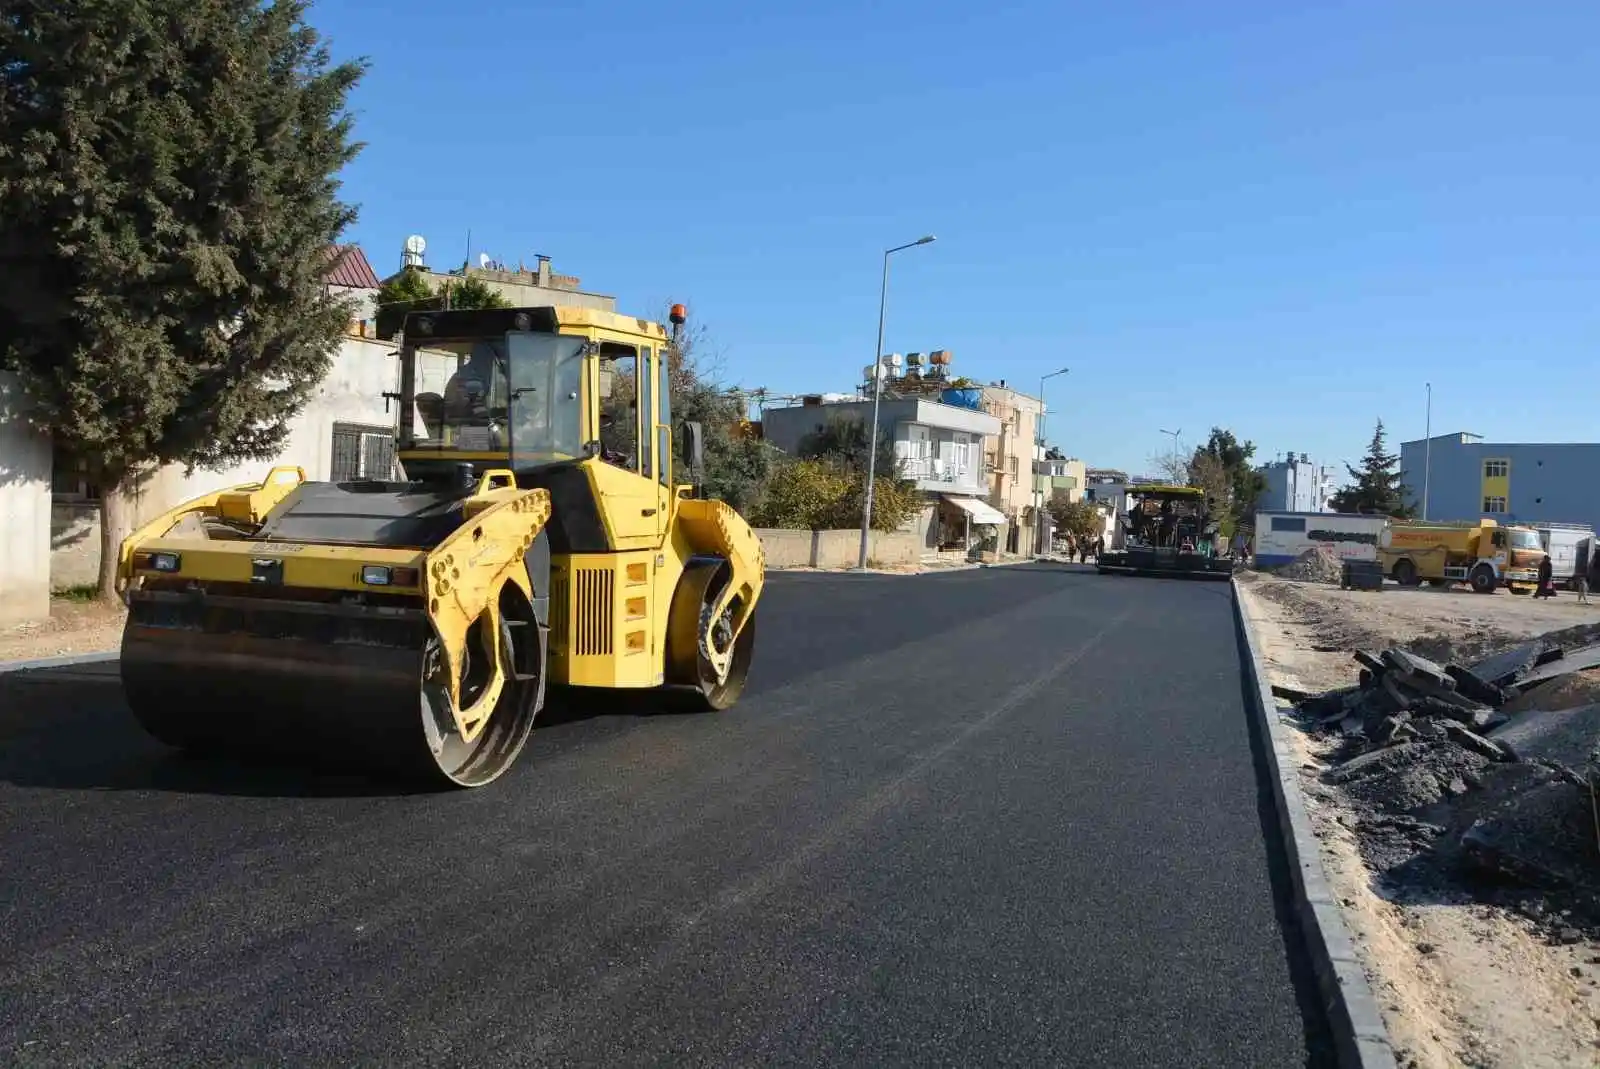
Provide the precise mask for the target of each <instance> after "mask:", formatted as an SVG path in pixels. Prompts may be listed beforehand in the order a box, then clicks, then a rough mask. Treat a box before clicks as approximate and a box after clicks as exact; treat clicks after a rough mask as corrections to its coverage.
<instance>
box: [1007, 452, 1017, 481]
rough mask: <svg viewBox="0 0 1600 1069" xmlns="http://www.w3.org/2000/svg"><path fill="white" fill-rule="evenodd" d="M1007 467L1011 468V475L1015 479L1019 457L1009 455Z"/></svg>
mask: <svg viewBox="0 0 1600 1069" xmlns="http://www.w3.org/2000/svg"><path fill="white" fill-rule="evenodd" d="M1006 467H1007V468H1009V469H1010V471H1011V477H1012V478H1013V479H1015V478H1016V477H1017V458H1016V457H1007V458H1006Z"/></svg>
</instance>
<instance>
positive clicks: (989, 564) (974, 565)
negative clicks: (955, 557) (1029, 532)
mask: <svg viewBox="0 0 1600 1069" xmlns="http://www.w3.org/2000/svg"><path fill="white" fill-rule="evenodd" d="M1052 563H1055V562H1053V561H1047V560H1001V561H975V562H971V563H968V564H956V565H952V566H951V567H949V568H928V569H925V570H923V571H920V572H890V571H880V570H878V569H876V568H868V569H867V570H866V572H865V573H862V572H858V571H856V570H855V569H854V568H838V569H833V568H811V567H804V566H800V567H793V568H770V567H769V568H768V569H767V571H769V572H773V573H776V574H780V575H862V574H865V575H885V576H899V577H901V578H904V579H916V578H919V577H921V576H924V575H946V574H948V573H950V572H972V571H977V570H978V569H979V568H1015V567H1016V566H1017V565H1019V564H1052Z"/></svg>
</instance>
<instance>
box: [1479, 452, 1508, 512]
mask: <svg viewBox="0 0 1600 1069" xmlns="http://www.w3.org/2000/svg"><path fill="white" fill-rule="evenodd" d="M1510 474H1511V461H1509V460H1485V461H1484V462H1483V477H1484V478H1485V479H1504V478H1505V477H1506V476H1508V475H1510ZM1485 511H1487V510H1485ZM1502 511H1504V510H1502Z"/></svg>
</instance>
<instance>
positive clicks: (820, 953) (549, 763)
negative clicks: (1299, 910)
mask: <svg viewBox="0 0 1600 1069" xmlns="http://www.w3.org/2000/svg"><path fill="white" fill-rule="evenodd" d="M1231 597H1232V594H1231V589H1230V587H1229V586H1228V585H1227V584H1217V583H1195V582H1187V583H1186V582H1182V581H1168V580H1159V579H1132V578H1122V577H1115V576H1104V577H1103V576H1099V575H1095V574H1093V573H1092V572H1089V571H1082V570H1076V569H1066V568H1060V567H1053V566H1047V565H1030V566H1024V567H1016V568H994V569H986V570H981V571H965V572H957V573H952V574H946V575H937V576H920V577H901V576H857V575H778V576H775V577H773V579H772V582H771V585H770V586H769V592H768V594H767V595H766V600H765V601H764V602H763V608H762V610H761V617H760V623H761V634H760V645H759V648H758V651H757V654H756V663H755V669H754V673H753V676H752V681H751V684H750V687H749V689H748V690H747V692H746V696H745V699H744V701H743V702H742V703H741V704H740V705H739V706H737V707H736V708H735V709H734V710H731V711H729V712H727V713H724V714H715V715H701V716H683V715H666V714H655V715H649V713H648V711H647V710H646V709H644V708H642V707H634V708H629V709H626V710H624V711H621V712H618V711H616V710H615V709H614V708H613V709H608V710H606V711H600V712H597V711H595V710H593V709H590V710H580V711H578V712H571V711H568V712H560V711H558V714H557V715H556V716H554V717H553V718H552V722H551V723H550V724H549V725H548V726H546V727H544V728H542V729H541V730H540V731H538V732H537V733H536V734H535V738H534V741H533V743H532V744H531V746H532V750H531V751H530V752H529V753H528V754H526V755H525V757H524V759H523V761H522V763H521V765H520V766H519V768H518V769H517V770H516V771H514V772H513V773H512V774H510V775H509V776H508V777H507V778H506V779H503V780H501V781H500V782H499V783H498V784H496V785H494V786H492V787H490V788H488V789H486V790H482V791H474V792H466V793H453V794H431V795H430V794H412V795H405V794H396V793H394V792H393V791H392V790H390V789H386V788H383V787H381V786H375V785H372V784H369V783H365V782H362V781H360V780H356V779H344V778H330V777H328V776H325V775H323V776H315V775H311V774H308V773H305V772H299V771H295V770H288V769H262V768H248V767H241V766H236V765H229V764H224V763H212V762H205V761H198V760H192V759H187V758H183V757H178V756H175V755H173V754H172V753H171V752H170V751H167V750H166V749H164V748H163V747H161V746H160V745H159V744H157V743H154V742H152V741H150V740H149V739H147V738H146V737H145V736H143V735H142V734H141V733H140V731H139V730H138V728H137V727H136V725H134V724H133V723H132V720H131V718H130V716H129V715H128V713H127V712H126V710H125V709H124V708H123V707H122V705H121V702H120V699H119V689H118V684H117V681H116V674H115V665H114V664H111V665H106V666H90V667H80V668H74V669H52V670H50V671H48V672H36V673H25V674H12V675H8V676H0V1062H4V1063H6V1064H24V1065H32V1064H44V1065H96V1066H99V1065H111V1064H115V1065H151V1066H176V1065H200V1064H207V1065H214V1064H241V1063H250V1064H255V1065H261V1064H299V1065H304V1064H318V1065H322V1064H352V1063H362V1064H385V1065H400V1064H426V1065H430V1066H432V1065H484V1064H506V1065H510V1064H522V1065H528V1064H552V1065H556V1064H560V1065H571V1064H590V1065H603V1066H622V1065H637V1064H645V1065H663V1066H667V1065H670V1066H683V1065H739V1066H747V1065H767V1064H803V1065H807V1066H816V1065H832V1064H850V1065H874V1066H876V1065H897V1064H917V1065H935V1064H937V1065H960V1066H979V1065H982V1066H994V1065H1005V1064H1009V1065H1027V1066H1038V1065H1101V1066H1141V1067H1148V1066H1167V1065H1170V1066H1183V1067H1185V1069H1188V1067H1192V1066H1228V1067H1243V1066H1301V1065H1307V1064H1313V1065H1320V1064H1326V1063H1327V1062H1326V1059H1327V1057H1328V1055H1327V1051H1328V1049H1329V1041H1328V1036H1327V1031H1326V1023H1325V1021H1324V1020H1323V1019H1322V1018H1321V1017H1320V1015H1319V1014H1318V1013H1317V1012H1316V1010H1315V1009H1314V1006H1315V1001H1316V1000H1315V998H1314V996H1313V995H1312V993H1311V992H1312V990H1313V988H1312V985H1311V979H1310V974H1309V968H1308V967H1307V966H1306V964H1305V962H1304V961H1303V959H1302V955H1301V953H1300V951H1299V942H1298V937H1297V936H1296V935H1295V934H1294V933H1293V932H1292V931H1286V929H1285V924H1286V923H1287V921H1286V918H1287V916H1288V908H1287V905H1286V895H1287V891H1286V888H1287V875H1286V873H1285V872H1284V871H1283V870H1282V858H1281V856H1280V855H1278V854H1276V853H1275V852H1274V851H1273V850H1272V849H1270V848H1269V845H1268V844H1269V843H1270V842H1272V841H1273V840H1272V839H1271V837H1269V836H1268V835H1267V834H1266V833H1265V831H1264V824H1265V822H1269V821H1270V820H1271V819H1272V817H1271V810H1270V803H1269V802H1268V801H1267V798H1268V795H1267V794H1266V793H1265V791H1264V788H1263V787H1262V785H1261V781H1260V777H1259V776H1258V774H1257V759H1256V756H1255V754H1256V747H1257V746H1258V745H1259V743H1258V742H1257V741H1256V740H1254V739H1253V738H1252V732H1251V730H1250V728H1249V720H1248V718H1247V716H1246V712H1245V706H1244V699H1243V684H1242V680H1241V664H1240V660H1239V653H1238V648H1237V643H1236V639H1235V635H1234V630H1233V625H1232V621H1231V609H1230V599H1231Z"/></svg>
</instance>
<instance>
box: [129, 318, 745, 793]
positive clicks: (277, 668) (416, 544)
mask: <svg viewBox="0 0 1600 1069" xmlns="http://www.w3.org/2000/svg"><path fill="white" fill-rule="evenodd" d="M388 326H389V331H388V334H387V335H386V334H385V317H384V316H380V321H379V335H380V337H383V336H391V337H392V336H394V335H395V334H396V333H400V331H399V330H398V328H400V327H403V328H404V330H403V337H404V341H403V343H402V345H401V347H400V352H399V353H398V355H399V357H400V364H401V367H400V376H399V379H400V389H399V392H398V393H396V394H391V395H388V396H389V397H390V398H391V399H393V400H397V401H398V402H399V412H398V414H397V415H398V426H397V445H398V448H397V452H396V457H397V461H398V464H399V466H400V467H401V468H402V469H403V470H404V473H405V476H406V479H405V481H403V482H383V483H378V482H363V483H354V484H334V483H314V482H308V481H307V480H306V479H305V475H304V472H303V471H302V470H300V469H298V468H292V467H279V468H273V469H272V470H271V471H269V472H268V474H267V475H266V477H265V478H264V479H263V480H262V481H261V482H260V483H256V484H249V485H245V486H239V487H233V488H230V489H227V490H222V491H219V492H216V493H212V494H207V495H203V496H201V497H197V498H195V499H194V500H192V501H189V502H186V503H184V504H183V505H180V506H179V507H177V508H175V509H173V510H171V511H169V512H167V513H165V514H163V515H162V516H160V517H158V518H156V519H155V520H153V521H151V522H150V523H148V524H146V525H144V526H143V527H141V528H140V529H139V530H138V531H135V532H134V533H133V534H132V535H131V536H130V537H129V538H128V539H127V540H126V541H125V542H124V544H123V546H122V549H121V554H120V559H119V584H120V586H121V588H122V590H123V594H124V597H125V598H126V599H127V601H128V604H129V621H128V625H127V630H126V632H125V634H124V642H123V658H122V660H123V666H122V668H123V681H124V688H125V691H126V692H127V694H128V698H129V704H130V706H131V707H132V708H133V710H134V712H135V715H136V716H138V717H139V719H140V720H141V722H142V723H143V724H144V725H145V727H146V728H147V729H148V730H150V731H151V732H152V733H153V734H155V735H156V736H157V737H158V738H162V739H163V740H165V741H168V742H170V743H172V744H174V745H178V746H183V747H188V748H197V749H213V748H215V749H227V750H240V749H244V750H250V751H261V752H270V753H286V754H292V755H295V756H302V755H304V756H312V757H316V758H319V759H322V758H325V759H328V760H331V761H333V762H334V763H346V762H347V761H348V760H354V761H356V762H358V763H362V764H368V765H375V766H378V767H381V768H383V769H386V770H398V771H401V772H404V773H408V774H410V773H421V774H422V775H423V776H424V777H426V778H432V779H435V780H439V779H442V780H444V781H446V782H449V783H453V784H457V785H461V786H479V785H482V784H484V783H487V782H490V781H492V780H493V779H495V778H497V777H498V776H499V775H500V774H502V773H503V772H504V771H505V770H506V769H507V768H509V767H510V766H511V764H512V763H513V762H514V761H515V759H516V757H517V756H518V754H519V753H520V751H521V750H522V748H523V745H524V743H525V742H526V741H527V738H528V736H529V733H530V731H531V727H532V722H533V719H534V718H535V717H536V716H537V714H538V712H539V710H540V709H541V708H542V707H543V704H544V701H545V696H546V688H547V685H548V684H567V685H574V686H582V687H593V688H629V689H646V688H663V693H664V695H665V696H670V697H672V698H674V699H675V700H680V699H686V700H688V701H689V702H691V703H692V704H693V705H695V706H697V707H700V708H706V709H722V708H726V707H728V706H729V705H731V704H732V703H733V701H735V700H736V699H737V697H738V695H739V694H740V692H741V691H742V689H743V684H744V679H745V676H746V673H747V672H748V669H749V664H750V659H751V653H752V649H753V645H752V644H753V640H754V621H753V617H754V612H755V608H756V604H757V602H758V601H759V598H760V594H761V589H762V585H763V580H764V563H763V558H762V554H761V547H760V542H759V540H758V539H757V538H756V536H755V534H754V532H753V531H751V529H750V527H749V526H748V524H746V523H745V521H744V520H743V519H742V518H741V517H740V516H739V515H738V513H737V512H735V511H734V510H733V509H732V508H730V507H729V506H728V505H726V504H725V503H723V502H720V501H709V500H703V499H700V498H698V497H696V496H694V489H693V487H692V485H680V484H678V483H677V482H676V481H675V478H674V476H675V474H676V473H675V472H674V456H673V453H674V449H673V444H674V439H673V434H672V424H671V415H670V411H669V406H668V404H667V401H668V398H669V397H670V388H669V382H668V375H667V371H668V368H669V366H670V360H671V355H670V354H671V351H672V350H671V342H670V340H669V339H668V336H667V334H666V332H665V331H664V330H663V329H662V328H661V327H659V326H658V325H656V324H654V323H649V322H647V321H644V320H638V319H634V318H632V317H626V316H618V315H614V314H612V313H607V312H601V311H596V310H591V309H575V308H541V309H480V310H457V311H444V312H439V311H411V312H409V313H408V314H404V313H403V314H402V317H401V318H400V319H399V320H398V321H396V319H395V318H394V317H390V320H389V323H388ZM452 361H454V367H452V364H451V362H452ZM626 365H631V366H632V368H633V372H634V374H633V378H632V382H631V385H630V384H629V383H628V382H625V381H619V374H618V371H617V368H619V367H624V366H626ZM474 369H476V370H474ZM446 372H448V373H449V374H450V381H449V383H448V384H447V386H446V387H445V389H444V390H443V391H441V392H439V393H429V392H428V391H427V390H426V389H425V387H426V386H427V385H428V383H429V381H436V380H438V379H439V378H441V377H442V376H443V375H444V374H445V373H446ZM430 375H431V376H432V380H430V379H429V376H430ZM474 376H476V377H474ZM619 399H620V400H619ZM608 406H609V407H608ZM619 406H620V407H619ZM613 409H615V411H613ZM619 413H620V414H619ZM619 427H620V428H622V430H624V431H626V432H628V433H626V434H623V435H622V437H623V438H625V439H629V440H631V442H632V445H633V447H634V448H633V452H632V453H631V454H630V455H618V454H614V453H612V452H609V451H608V450H607V448H606V446H605V445H604V443H603V439H604V438H605V436H606V435H607V434H615V433H616V432H617V429H618V428H619ZM697 441H698V428H692V429H691V431H690V436H689V440H688V445H689V446H692V447H693V449H695V450H697V446H694V445H693V443H695V442H697Z"/></svg>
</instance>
